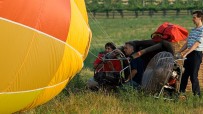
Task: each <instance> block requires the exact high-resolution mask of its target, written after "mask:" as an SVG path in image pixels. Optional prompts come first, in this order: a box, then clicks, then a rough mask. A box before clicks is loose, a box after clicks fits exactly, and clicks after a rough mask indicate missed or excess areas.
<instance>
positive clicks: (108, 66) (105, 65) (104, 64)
mask: <svg viewBox="0 0 203 114" xmlns="http://www.w3.org/2000/svg"><path fill="white" fill-rule="evenodd" d="M115 49H116V45H115V44H114V43H112V42H108V43H106V44H105V51H103V52H100V53H99V54H98V56H97V59H96V60H95V61H94V63H93V68H94V69H95V72H96V74H95V76H94V77H92V78H90V79H89V80H88V82H87V86H88V88H89V89H91V90H98V88H99V83H98V80H97V79H96V78H95V77H96V75H97V74H98V73H99V72H100V74H102V72H111V71H113V72H119V71H120V70H121V69H122V66H121V62H120V61H119V60H117V59H115V58H114V57H113V58H110V59H109V58H107V57H109V56H108V55H111V54H112V55H113V54H114V53H112V52H113V50H115ZM108 59H109V60H108ZM111 59H112V60H111ZM113 59H114V60H113Z"/></svg>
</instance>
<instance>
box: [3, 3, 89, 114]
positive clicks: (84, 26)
mask: <svg viewBox="0 0 203 114" xmlns="http://www.w3.org/2000/svg"><path fill="white" fill-rule="evenodd" d="M91 35H92V34H91V30H90V28H89V25H88V17H87V12H86V7H85V3H84V0H1V1H0V53H1V56H0V78H1V79H0V113H1V114H2V113H3V114H5V113H13V112H17V111H22V110H27V109H30V108H33V107H36V106H38V105H40V104H43V103H45V102H47V101H49V100H50V99H52V98H53V97H54V96H56V95H57V94H58V93H60V92H61V90H62V89H63V88H64V87H65V86H66V84H67V83H68V82H69V81H70V80H71V79H72V78H73V77H74V75H75V74H76V73H78V72H79V71H80V70H81V68H82V67H83V61H84V60H85V58H86V56H87V53H88V50H89V46H90V41H91V37H92V36H91Z"/></svg>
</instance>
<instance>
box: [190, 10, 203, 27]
mask: <svg viewBox="0 0 203 114" xmlns="http://www.w3.org/2000/svg"><path fill="white" fill-rule="evenodd" d="M192 17H193V18H192V21H193V22H194V24H196V25H199V24H200V23H202V20H203V13H202V12H201V11H195V12H193V13H192Z"/></svg>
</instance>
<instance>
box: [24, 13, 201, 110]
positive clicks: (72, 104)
mask: <svg viewBox="0 0 203 114" xmlns="http://www.w3.org/2000/svg"><path fill="white" fill-rule="evenodd" d="M89 21H90V22H89V23H90V26H91V29H92V31H93V39H92V42H91V48H90V53H89V55H88V57H87V59H86V61H85V66H84V68H83V70H82V71H81V72H80V73H79V74H78V75H77V76H75V77H74V78H73V79H72V80H71V82H70V83H69V84H68V85H67V88H66V89H65V90H63V91H62V92H61V93H60V94H59V95H58V96H56V97H55V98H54V99H52V100H51V101H49V102H48V103H46V104H44V105H41V106H38V107H36V108H34V109H31V110H29V111H25V112H24V113H27V114H69V113H70V114H72V113H73V114H78V113H79V114H83V113H85V114H86V113H87V114H110V113H113V114H114V113H116V114H117V113H121V114H122V113H125V114H129V113H130V114H185V113H186V114H200V113H202V112H203V100H202V99H199V98H197V97H194V96H193V95H192V94H191V92H189V93H188V97H187V98H188V99H187V100H185V101H180V100H179V101H167V100H163V99H155V98H153V97H150V96H145V95H144V94H142V93H138V92H136V91H135V90H132V89H131V88H128V90H127V91H123V90H121V91H119V92H118V93H105V92H102V91H99V92H90V91H89V90H87V89H86V81H87V80H88V79H89V78H90V77H92V76H93V70H92V63H93V61H94V59H95V58H96V57H95V55H97V53H98V52H99V51H101V50H102V49H103V46H104V44H105V43H106V42H109V41H113V42H115V43H116V45H123V44H124V42H126V41H129V40H142V39H150V35H151V34H152V33H153V32H154V31H155V30H156V28H157V27H158V26H159V25H160V24H162V23H163V22H165V21H168V22H171V23H175V24H179V25H181V26H183V27H185V28H186V29H188V30H189V29H191V27H193V26H194V25H193V23H192V19H191V17H185V16H184V17H165V18H164V17H153V18H147V17H140V18H134V19H133V18H131V19H97V20H93V19H90V20H89Z"/></svg>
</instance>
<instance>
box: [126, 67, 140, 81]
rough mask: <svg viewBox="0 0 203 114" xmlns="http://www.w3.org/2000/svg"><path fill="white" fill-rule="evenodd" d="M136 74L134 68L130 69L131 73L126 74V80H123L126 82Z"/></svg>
mask: <svg viewBox="0 0 203 114" xmlns="http://www.w3.org/2000/svg"><path fill="white" fill-rule="evenodd" d="M136 74H137V70H136V69H133V70H131V74H129V75H128V78H127V80H126V81H125V82H128V81H130V80H132V79H133V78H134V77H135V75H136Z"/></svg>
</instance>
